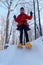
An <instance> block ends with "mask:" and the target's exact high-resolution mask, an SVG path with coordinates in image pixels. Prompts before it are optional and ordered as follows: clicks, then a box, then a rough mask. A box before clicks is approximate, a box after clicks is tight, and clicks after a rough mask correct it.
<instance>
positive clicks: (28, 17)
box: [26, 11, 33, 20]
mask: <svg viewBox="0 0 43 65" xmlns="http://www.w3.org/2000/svg"><path fill="white" fill-rule="evenodd" d="M32 14H33V13H32V11H31V12H30V16H28V15H26V19H29V20H31V19H32Z"/></svg>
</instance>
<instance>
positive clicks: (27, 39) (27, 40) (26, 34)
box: [24, 29, 29, 42]
mask: <svg viewBox="0 0 43 65" xmlns="http://www.w3.org/2000/svg"><path fill="white" fill-rule="evenodd" d="M24 32H25V36H26V42H29V38H28V33H27V30H26V29H24Z"/></svg>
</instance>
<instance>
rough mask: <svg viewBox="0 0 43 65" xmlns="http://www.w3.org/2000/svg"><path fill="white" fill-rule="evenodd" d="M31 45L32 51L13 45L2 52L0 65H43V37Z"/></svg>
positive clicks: (0, 53)
mask: <svg viewBox="0 0 43 65" xmlns="http://www.w3.org/2000/svg"><path fill="white" fill-rule="evenodd" d="M31 43H32V45H33V47H32V49H26V48H25V47H24V46H23V49H18V48H17V46H16V45H12V46H10V47H8V48H7V49H6V50H3V51H0V65H43V36H42V37H40V38H39V39H37V40H35V41H33V42H31Z"/></svg>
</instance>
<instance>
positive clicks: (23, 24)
mask: <svg viewBox="0 0 43 65" xmlns="http://www.w3.org/2000/svg"><path fill="white" fill-rule="evenodd" d="M27 19H28V20H31V19H32V11H31V12H30V16H28V15H27V14H25V9H24V8H23V7H21V8H20V14H19V15H18V16H17V17H16V15H14V20H15V22H17V23H18V25H17V30H19V31H20V44H19V45H18V47H20V48H22V38H23V30H24V34H25V37H26V44H27V45H29V38H28V33H27V31H28V30H30V28H29V25H28V23H27ZM30 45H31V44H30Z"/></svg>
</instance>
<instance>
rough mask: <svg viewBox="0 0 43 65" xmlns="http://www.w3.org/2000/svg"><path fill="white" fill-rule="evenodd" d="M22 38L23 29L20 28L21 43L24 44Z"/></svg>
mask: <svg viewBox="0 0 43 65" xmlns="http://www.w3.org/2000/svg"><path fill="white" fill-rule="evenodd" d="M22 38H23V29H21V30H20V43H21V44H22Z"/></svg>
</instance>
